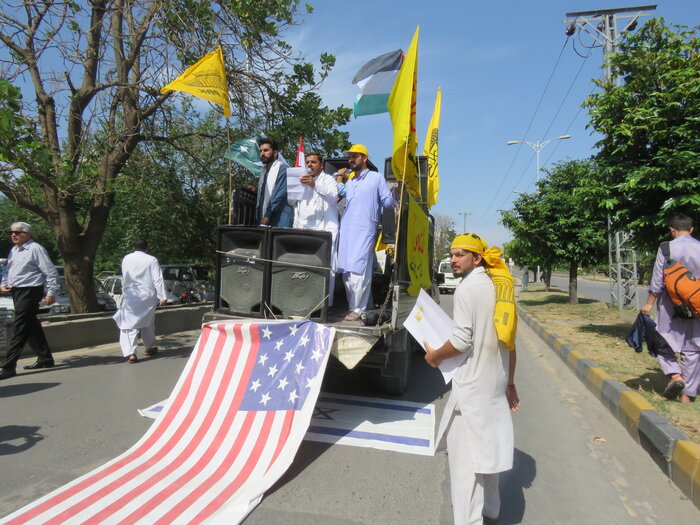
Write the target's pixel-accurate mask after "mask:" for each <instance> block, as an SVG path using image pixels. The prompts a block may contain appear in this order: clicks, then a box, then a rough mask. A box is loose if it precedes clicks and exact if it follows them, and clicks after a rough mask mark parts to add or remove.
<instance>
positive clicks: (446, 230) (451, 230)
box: [433, 213, 457, 267]
mask: <svg viewBox="0 0 700 525" xmlns="http://www.w3.org/2000/svg"><path fill="white" fill-rule="evenodd" d="M433 221H434V223H435V232H434V236H433V257H434V258H435V260H434V261H433V267H436V266H437V264H438V263H439V262H440V261H441V260H442V259H444V258H445V257H447V256H448V255H449V254H450V245H451V244H452V239H454V238H455V237H456V236H457V232H456V231H455V221H454V220H453V219H452V218H451V217H449V216H447V215H441V214H439V213H436V214H435V215H433Z"/></svg>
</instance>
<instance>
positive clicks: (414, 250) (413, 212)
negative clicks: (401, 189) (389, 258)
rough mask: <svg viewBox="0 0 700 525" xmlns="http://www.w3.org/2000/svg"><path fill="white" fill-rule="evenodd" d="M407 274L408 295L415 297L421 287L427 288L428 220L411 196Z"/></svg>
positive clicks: (428, 280)
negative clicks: (408, 279)
mask: <svg viewBox="0 0 700 525" xmlns="http://www.w3.org/2000/svg"><path fill="white" fill-rule="evenodd" d="M407 232H408V239H407V243H408V250H407V257H406V261H407V262H408V275H409V276H410V277H411V285H410V286H409V287H408V289H407V290H406V291H407V292H408V295H411V296H413V297H415V296H416V295H418V293H419V292H420V289H421V288H423V289H425V290H428V289H429V288H430V287H431V285H432V282H431V280H430V259H429V257H430V252H429V246H428V243H429V242H430V241H429V234H430V220H429V219H428V216H427V215H426V214H425V212H424V211H423V210H422V209H421V207H420V206H419V205H418V203H417V202H416V201H415V199H414V198H413V197H411V196H410V195H409V197H408V228H407Z"/></svg>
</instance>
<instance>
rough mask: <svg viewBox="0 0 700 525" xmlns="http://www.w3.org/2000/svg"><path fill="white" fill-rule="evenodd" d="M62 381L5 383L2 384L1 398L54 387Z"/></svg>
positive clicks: (0, 388)
mask: <svg viewBox="0 0 700 525" xmlns="http://www.w3.org/2000/svg"><path fill="white" fill-rule="evenodd" d="M60 384H61V383H23V384H15V385H13V384H9V385H8V384H5V385H2V386H0V398H3V397H17V396H23V395H25V394H33V393H34V392H40V391H42V390H46V389H47V388H53V387H55V386H58V385H60Z"/></svg>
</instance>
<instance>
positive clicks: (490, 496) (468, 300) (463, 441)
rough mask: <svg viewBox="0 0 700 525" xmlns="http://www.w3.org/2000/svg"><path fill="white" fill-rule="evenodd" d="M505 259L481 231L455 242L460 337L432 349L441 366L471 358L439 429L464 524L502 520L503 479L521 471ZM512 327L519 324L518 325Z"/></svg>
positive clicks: (429, 354)
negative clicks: (503, 310)
mask: <svg viewBox="0 0 700 525" xmlns="http://www.w3.org/2000/svg"><path fill="white" fill-rule="evenodd" d="M500 254H501V250H500V249H498V248H488V244H487V243H486V242H485V241H484V240H483V239H482V238H481V237H479V236H478V235H475V234H473V233H468V234H464V235H458V236H457V237H456V238H455V239H454V241H453V242H452V246H451V248H450V263H451V266H452V272H453V273H454V275H455V277H461V278H462V280H461V281H460V283H459V284H458V285H457V289H456V290H455V294H454V312H453V318H454V328H453V330H452V335H451V336H450V338H449V339H448V340H447V341H446V342H445V344H443V345H442V346H441V347H440V348H432V347H430V346H429V345H428V343H427V342H425V343H424V345H425V348H426V355H425V359H426V361H427V362H428V364H430V365H431V366H433V367H438V366H439V365H440V363H441V362H442V361H443V360H444V359H448V358H450V357H456V356H459V355H463V354H466V358H465V360H464V361H463V362H462V364H461V365H460V366H459V368H458V369H457V371H456V372H455V374H454V376H453V377H452V393H451V394H450V398H449V400H448V401H447V406H446V407H445V411H444V413H443V416H442V420H441V421H440V427H439V430H438V448H444V446H445V444H446V445H447V454H448V455H447V458H448V462H449V466H450V483H451V493H452V509H453V513H454V522H455V524H456V525H466V524H481V523H491V522H494V521H496V520H498V515H499V512H500V506H501V501H500V496H499V494H498V474H499V473H500V472H504V471H506V470H510V469H511V468H512V466H513V450H514V444H513V443H514V438H513V422H512V418H511V415H510V412H511V411H513V412H515V411H517V410H518V408H519V407H520V401H519V399H518V393H517V391H516V389H515V383H514V382H513V378H514V373H515V347H514V343H513V340H514V333H512V334H511V332H507V334H508V335H505V334H506V331H501V332H502V333H501V334H499V331H498V330H497V325H496V322H495V321H496V320H497V319H496V317H495V314H496V310H497V308H496V304H497V302H498V301H501V300H502V299H503V297H506V298H507V296H508V290H505V289H504V290H499V291H498V294H497V287H496V285H495V284H494V281H495V278H493V277H492V276H490V275H489V274H490V273H495V274H499V273H500V270H502V269H505V270H506V271H507V268H506V267H505V263H504V262H503V260H502V259H501V257H500ZM501 265H502V266H503V268H501ZM499 277H505V276H501V275H499ZM510 289H511V290H512V278H511V286H510ZM500 321H503V319H500ZM506 322H507V324H508V325H509V326H511V327H512V326H514V323H513V322H512V319H506ZM509 347H512V351H510V350H509Z"/></svg>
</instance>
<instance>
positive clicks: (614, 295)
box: [564, 5, 656, 309]
mask: <svg viewBox="0 0 700 525" xmlns="http://www.w3.org/2000/svg"><path fill="white" fill-rule="evenodd" d="M655 9H656V5H645V6H637V7H620V8H614V9H599V10H597V11H579V12H576V13H566V17H567V18H566V19H565V20H564V23H565V24H569V25H568V26H567V27H566V31H565V33H566V35H567V36H572V35H573V34H574V33H576V30H577V29H578V30H579V31H583V32H585V33H587V34H588V35H589V36H590V37H591V38H593V40H595V41H596V42H598V44H600V45H602V46H603V60H605V57H606V56H608V55H610V54H611V53H615V52H616V51H617V44H618V41H619V39H620V33H619V32H618V30H617V23H618V20H626V19H630V20H629V22H626V23H625V25H624V28H623V29H622V32H626V31H633V30H634V29H635V28H636V27H637V22H638V20H639V18H640V17H642V16H651V12H652V11H654V10H655ZM605 80H607V81H608V82H611V81H612V82H614V83H615V86H619V85H620V78H619V77H617V78H613V75H612V67H611V66H610V64H609V63H605ZM631 241H632V235H631V234H629V233H625V232H615V233H612V230H611V221H610V215H608V265H609V272H608V273H609V275H610V299H611V303H612V304H613V306H618V307H619V308H631V309H632V308H634V309H636V308H639V297H638V295H637V282H638V279H637V254H636V252H635V251H634V248H632V242H631Z"/></svg>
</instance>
